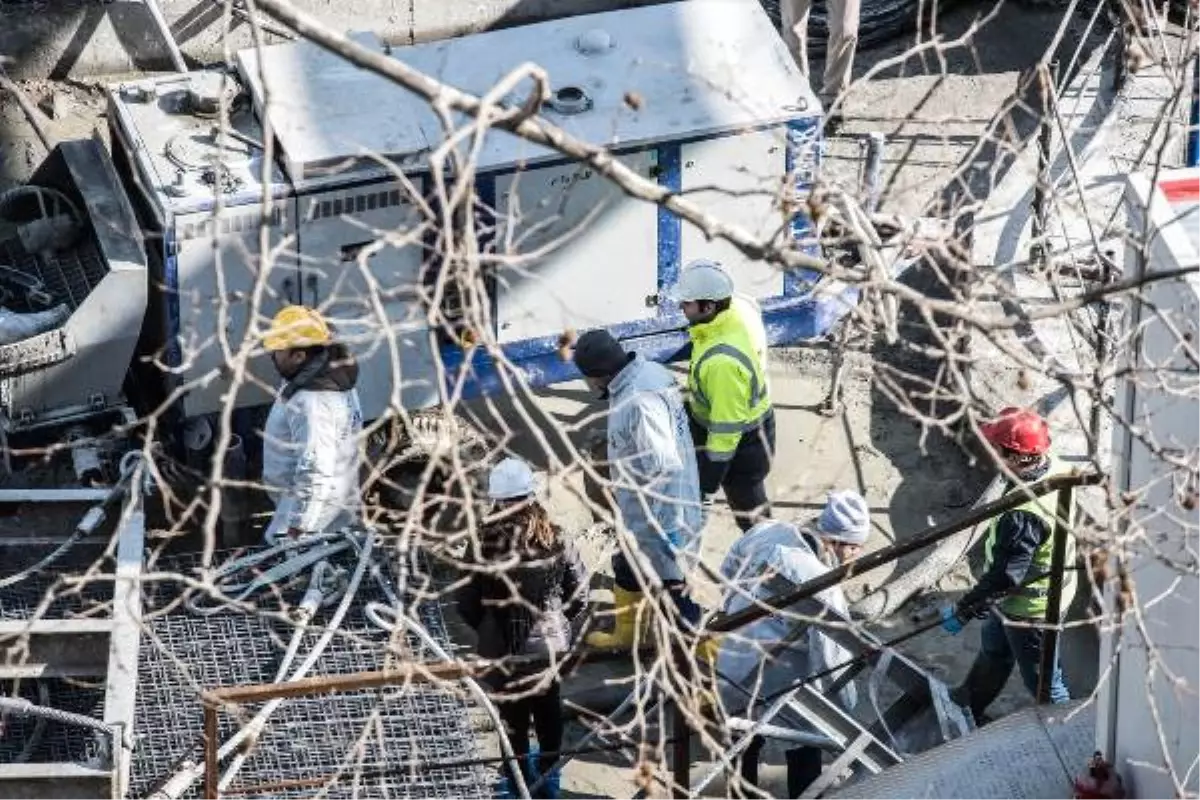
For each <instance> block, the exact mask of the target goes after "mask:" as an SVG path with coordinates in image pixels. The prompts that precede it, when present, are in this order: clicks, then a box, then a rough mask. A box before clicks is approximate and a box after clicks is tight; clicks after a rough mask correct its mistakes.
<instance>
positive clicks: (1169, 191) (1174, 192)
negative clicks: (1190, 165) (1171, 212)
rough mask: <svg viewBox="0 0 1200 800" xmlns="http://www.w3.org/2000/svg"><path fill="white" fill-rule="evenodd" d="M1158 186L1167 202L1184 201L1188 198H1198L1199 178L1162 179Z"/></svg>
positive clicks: (1199, 194) (1199, 193)
mask: <svg viewBox="0 0 1200 800" xmlns="http://www.w3.org/2000/svg"><path fill="white" fill-rule="evenodd" d="M1158 188H1159V189H1160V190H1161V191H1162V193H1163V195H1164V196H1166V198H1167V202H1168V203H1186V202H1188V201H1189V200H1190V201H1192V202H1196V201H1198V200H1200V180H1197V179H1196V178H1184V179H1183V180H1175V181H1163V182H1162V183H1160V184H1158Z"/></svg>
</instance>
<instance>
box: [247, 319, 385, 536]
mask: <svg viewBox="0 0 1200 800" xmlns="http://www.w3.org/2000/svg"><path fill="white" fill-rule="evenodd" d="M263 346H264V347H265V348H266V350H267V351H268V352H270V353H271V359H272V361H273V362H274V364H275V369H276V370H278V371H279V374H280V376H281V377H282V378H283V385H282V386H280V388H279V392H278V394H277V395H276V397H275V403H274V404H273V405H272V406H271V412H270V414H269V415H268V417H267V424H266V428H265V430H264V432H263V439H264V441H263V483H264V484H265V485H266V488H267V491H268V492H269V493H270V495H271V498H272V499H273V500H274V501H275V514H274V516H273V517H272V518H271V523H270V525H269V526H268V527H267V531H266V539H267V542H268V543H272V544H273V543H274V542H275V541H276V540H278V539H279V538H280V537H281V536H283V535H287V536H292V537H295V536H303V535H305V534H312V533H321V532H324V531H330V530H337V529H338V528H342V527H345V526H346V525H349V524H351V523H352V522H354V521H355V520H356V519H357V518H358V507H359V475H358V468H359V463H358V452H359V437H360V436H361V434H362V426H363V418H362V407H361V405H360V404H359V399H358V391H357V390H356V389H355V388H354V385H355V383H356V382H357V381H358V364H357V363H356V362H355V360H354V357H353V356H352V355H351V354H350V352H349V351H348V350H346V348H345V346H343V345H341V344H338V343H335V342H334V341H333V335H332V332H331V331H330V329H329V325H328V324H327V323H326V322H325V320H324V319H322V317H321V315H320V314H319V313H318V312H316V311H314V310H312V309H310V308H305V307H303V306H287V307H286V308H284V309H283V310H281V311H280V312H279V313H278V314H277V315H275V318H274V320H272V322H271V328H270V330H268V331H267V333H266V335H265V336H264V337H263Z"/></svg>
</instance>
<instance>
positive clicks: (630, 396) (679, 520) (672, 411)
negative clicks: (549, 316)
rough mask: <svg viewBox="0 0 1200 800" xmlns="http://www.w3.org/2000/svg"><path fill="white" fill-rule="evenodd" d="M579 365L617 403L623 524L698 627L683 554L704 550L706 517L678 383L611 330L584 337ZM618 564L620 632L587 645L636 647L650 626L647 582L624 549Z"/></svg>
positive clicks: (615, 470)
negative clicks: (630, 350) (641, 633)
mask: <svg viewBox="0 0 1200 800" xmlns="http://www.w3.org/2000/svg"><path fill="white" fill-rule="evenodd" d="M574 361H575V366H576V367H577V368H578V369H579V371H580V372H581V373H583V376H584V379H585V380H586V381H587V383H588V385H589V386H590V387H591V388H592V390H593V391H595V392H597V393H598V394H599V395H600V396H601V397H603V398H606V399H607V400H608V403H609V412H608V462H609V473H610V475H609V477H610V480H611V481H612V492H613V496H614V498H615V499H616V504H617V512H618V515H619V517H620V519H619V524H620V525H621V526H622V527H623V528H624V529H625V530H627V531H629V532H630V533H631V534H632V535H633V539H634V541H635V543H636V548H635V549H636V552H635V553H634V556H635V558H636V560H637V561H638V562H639V563H640V564H641V566H642V569H641V570H640V571H641V574H642V575H643V576H644V577H645V578H646V579H648V580H650V581H652V582H658V583H661V587H662V589H663V590H665V591H666V593H667V594H668V595H669V596H670V598H671V599H672V600H673V601H674V604H675V606H676V608H678V610H679V612H680V615H681V616H682V617H683V619H684V620H685V621H686V622H687V623H689V624H690V625H693V626H694V625H696V624H697V623H698V622H699V619H700V608H699V606H697V605H696V603H695V602H694V601H693V600H692V599H691V598H690V597H689V596H688V593H687V581H686V577H685V573H684V568H685V566H686V565H681V564H680V561H679V556H680V553H684V552H694V551H695V550H696V549H697V548H698V546H699V538H700V530H701V528H702V527H703V524H704V519H703V514H702V512H701V508H700V480H699V476H698V474H697V471H696V460H695V457H694V456H693V454H692V450H693V448H692V437H691V434H690V433H689V432H688V418H687V412H686V411H684V408H683V399H682V398H681V397H680V394H679V389H678V387H677V386H676V385H675V380H674V378H673V377H672V375H671V373H670V372H669V371H668V370H667V369H666V368H665V367H663V366H662V365H661V364H656V363H654V362H653V361H647V360H646V359H645V358H643V357H642V356H640V355H637V354H635V353H627V352H625V350H624V349H623V348H622V347H621V345H620V344H619V343H618V342H617V341H616V340H615V339H614V338H613V337H612V336H611V335H610V334H609V333H608V332H607V331H603V330H595V331H588V332H587V333H585V334H583V335H582V336H581V337H579V341H578V342H577V343H576V345H575V353H574ZM612 566H613V577H614V581H615V583H616V586H615V587H614V588H613V600H614V606H615V611H614V620H613V631H612V633H601V632H594V633H592V634H590V635H589V636H588V637H587V643H588V644H589V645H591V646H593V647H605V648H629V647H631V646H632V645H633V643H634V640H635V638H637V637H638V627H639V622H640V624H642V625H644V624H645V623H647V622H648V621H649V619H650V613H649V608H648V607H646V606H645V605H643V600H644V596H643V582H642V581H640V580H638V575H637V573H635V571H634V570H633V568H632V565H631V564H630V563H629V561H628V560H627V559H626V557H625V555H624V554H623V553H622V552H620V551H618V552H617V553H616V554H615V555H614V556H613V560H612ZM647 588H651V587H647ZM654 588H657V587H654Z"/></svg>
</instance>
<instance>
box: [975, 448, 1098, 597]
mask: <svg viewBox="0 0 1200 800" xmlns="http://www.w3.org/2000/svg"><path fill="white" fill-rule="evenodd" d="M1070 471H1071V470H1070V469H1069V468H1068V467H1067V466H1066V465H1065V464H1063V463H1062V462H1060V461H1059V460H1058V459H1057V458H1052V459H1051V461H1050V469H1049V470H1048V471H1047V472H1046V476H1045V477H1046V478H1050V477H1053V476H1055V475H1066V474H1068V473H1069V472H1070ZM1044 479H1045V478H1043V479H1042V480H1044ZM1014 491H1021V489H1020V488H1019V487H1015V488H1013V489H1012V490H1011V491H1010V492H1009V493H1010V494H1011V492H1014ZM1013 511H1026V512H1029V513H1030V514H1033V515H1035V516H1036V517H1038V518H1039V519H1041V520H1042V523H1043V524H1044V525H1045V526H1046V534H1047V535H1046V539H1045V541H1043V542H1042V544H1041V546H1040V547H1038V549H1037V550H1036V551H1035V552H1034V554H1033V563H1032V564H1031V565H1030V567H1029V574H1030V575H1038V574H1046V577H1045V578H1041V579H1039V580H1036V581H1033V582H1032V583H1029V584H1026V585H1025V586H1024V587H1022V588H1020V589H1016V590H1014V591H1013V593H1012V594H1010V595H1009V596H1008V597H1006V598H1005V599H1004V600H1002V601H1000V603H999V608H1000V610H1001V611H1003V612H1004V613H1005V614H1007V615H1009V616H1013V617H1023V618H1025V619H1045V617H1046V608H1047V606H1048V602H1047V598H1048V597H1049V595H1050V577H1049V572H1050V562H1051V559H1052V557H1053V554H1054V537H1055V535H1056V531H1057V529H1058V525H1057V521H1056V519H1057V518H1056V515H1057V513H1058V492H1051V493H1050V494H1046V495H1042V496H1041V497H1038V498H1034V499H1032V500H1028V501H1026V502H1024V503H1022V504H1021V505H1019V506H1017V507H1016V508H1015V509H1013ZM1007 513H1009V512H1007V511H1006V512H1005V514H1007ZM1002 516H1004V514H1001V515H999V516H997V517H996V518H995V519H993V520H992V524H991V525H990V526H989V527H988V534H987V539H986V540H985V544H984V547H985V550H984V552H985V553H987V559H986V562H985V565H984V571H985V572H986V571H987V570H989V569H991V566H992V551H993V549H994V548H995V544H996V524H997V523H998V522H999V521H1000V517H1002ZM1074 516H1075V509H1074V508H1072V509H1071V512H1070V518H1068V519H1067V528H1068V530H1067V532H1066V534H1065V535H1066V537H1067V549H1066V558H1064V559H1063V566H1064V567H1065V568H1066V570H1065V571H1064V572H1063V587H1062V602H1061V603H1060V605H1059V608H1060V609H1061V611H1062V612H1064V613H1065V612H1066V609H1067V607H1068V606H1069V605H1070V604H1071V600H1072V599H1073V598H1074V597H1075V583H1076V580H1075V571H1074V570H1073V569H1072V567H1074V566H1075V536H1074V535H1073V534H1072V533H1071V532H1070V527H1071V525H1072V524H1073V523H1074Z"/></svg>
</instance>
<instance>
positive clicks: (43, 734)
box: [0, 679, 108, 768]
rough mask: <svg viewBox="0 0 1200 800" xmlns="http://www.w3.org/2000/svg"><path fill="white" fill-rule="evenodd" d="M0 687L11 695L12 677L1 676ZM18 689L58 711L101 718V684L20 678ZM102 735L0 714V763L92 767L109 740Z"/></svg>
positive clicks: (102, 756) (100, 760) (99, 761)
mask: <svg viewBox="0 0 1200 800" xmlns="http://www.w3.org/2000/svg"><path fill="white" fill-rule="evenodd" d="M0 683H3V687H2V688H0V691H2V692H3V693H4V695H5V696H8V697H11V696H12V695H13V688H14V687H13V683H14V682H13V681H3V682H0ZM17 688H18V694H19V696H20V697H23V698H25V699H26V700H28V701H30V702H31V703H35V704H37V705H47V706H50V707H51V708H55V709H58V710H59V711H69V712H72V713H75V714H84V715H86V716H89V717H92V718H93V719H97V720H99V719H103V718H104V686H103V684H101V685H99V686H88V685H86V684H82V683H79V682H76V681H67V680H64V679H50V680H41V681H33V680H24V681H20V682H19V686H18V687H17ZM102 737H103V734H99V733H98V732H96V731H93V730H90V729H88V728H83V727H80V726H78V725H66V724H63V723H61V722H56V721H51V720H44V721H40V720H39V719H38V718H36V717H26V716H18V715H16V714H2V713H0V764H13V763H37V764H45V763H50V762H74V763H76V764H84V765H87V766H91V767H96V768H104V767H105V766H106V764H107V761H106V758H107V757H106V754H105V752H106V749H107V747H108V743H107V742H105V741H103V740H102Z"/></svg>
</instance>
